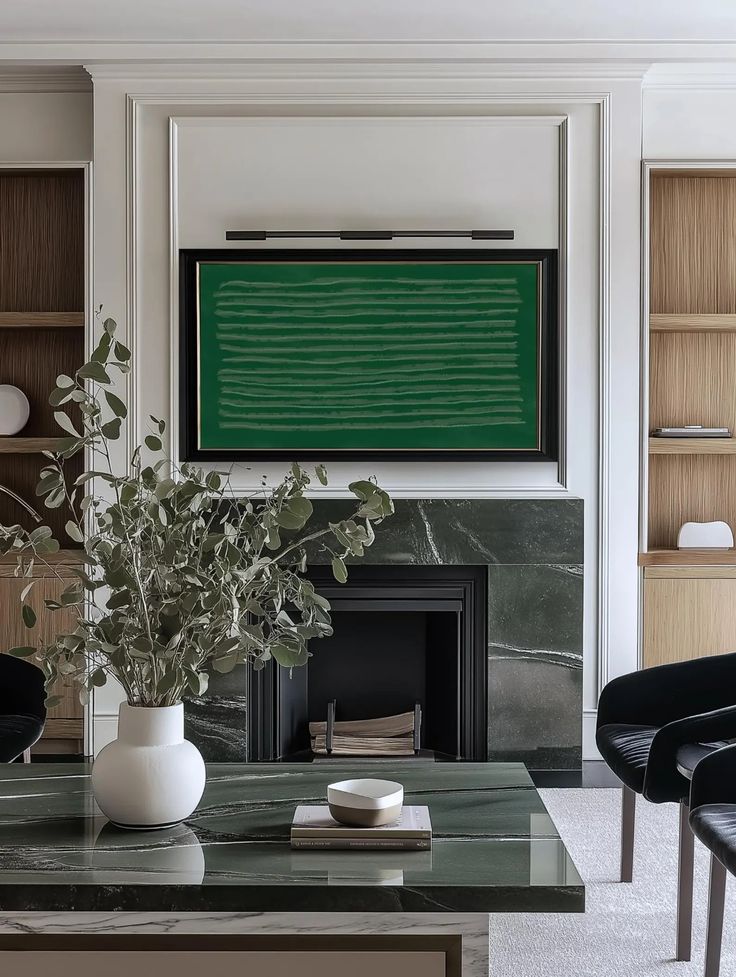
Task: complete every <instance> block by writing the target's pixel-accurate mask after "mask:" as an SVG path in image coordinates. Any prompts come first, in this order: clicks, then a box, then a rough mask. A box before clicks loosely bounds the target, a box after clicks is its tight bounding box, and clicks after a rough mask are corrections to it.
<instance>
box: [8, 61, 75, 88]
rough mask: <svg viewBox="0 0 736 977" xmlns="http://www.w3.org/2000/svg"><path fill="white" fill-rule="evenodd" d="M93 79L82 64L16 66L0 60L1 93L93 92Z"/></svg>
mask: <svg viewBox="0 0 736 977" xmlns="http://www.w3.org/2000/svg"><path fill="white" fill-rule="evenodd" d="M91 91H92V79H91V78H90V76H89V75H88V74H87V72H86V71H85V70H84V68H82V67H81V65H69V66H68V67H64V66H63V65H60V66H58V67H44V66H41V65H39V66H38V67H35V68H34V67H32V66H30V67H29V66H27V65H24V66H23V67H14V66H11V65H5V66H3V65H2V62H1V61H0V93H3V94H7V93H11V92H12V93H15V94H22V93H28V94H32V93H39V92H40V93H48V94H52V93H62V92H91Z"/></svg>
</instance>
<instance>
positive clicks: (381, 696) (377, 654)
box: [248, 566, 488, 761]
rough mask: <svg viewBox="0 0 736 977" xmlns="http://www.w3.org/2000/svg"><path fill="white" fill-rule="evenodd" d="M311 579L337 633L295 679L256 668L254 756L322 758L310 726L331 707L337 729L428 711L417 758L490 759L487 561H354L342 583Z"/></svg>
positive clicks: (328, 577) (315, 572)
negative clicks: (317, 755) (471, 564)
mask: <svg viewBox="0 0 736 977" xmlns="http://www.w3.org/2000/svg"><path fill="white" fill-rule="evenodd" d="M310 577H311V579H312V580H313V582H314V584H315V586H316V587H317V589H318V590H319V592H320V593H321V594H323V595H324V596H325V597H327V599H328V600H329V601H330V603H331V605H332V621H333V629H334V634H333V635H332V636H331V637H330V638H323V639H320V640H318V641H314V642H313V644H312V647H311V649H310V650H311V651H312V652H313V657H312V658H311V659H310V661H309V663H308V664H307V666H306V667H305V668H300V669H294V671H293V672H292V673H291V675H289V673H288V672H286V671H284V670H282V669H278V668H276V667H272V666H270V667H266V668H265V669H262V670H261V671H259V672H256V671H251V672H250V675H249V690H248V701H249V702H250V704H251V708H250V710H249V724H248V759H249V760H276V759H284V760H305V761H309V760H312V759H314V758H315V754H314V753H313V751H312V745H313V742H314V741H312V740H311V739H310V731H309V725H310V723H312V724H315V723H322V724H326V723H327V720H328V717H330V718H331V716H330V714H331V710H333V709H334V718H335V720H336V721H337V724H338V725H339V724H340V723H346V722H348V723H352V722H354V721H356V720H358V721H359V720H373V719H377V718H379V717H387V716H394V715H397V714H404V713H408V714H411V715H412V716H416V717H417V718H419V717H421V721H420V722H419V721H418V722H417V723H416V726H417V729H416V730H415V736H416V744H415V745H416V747H417V751H416V753H415V752H414V751H413V750H410V751H409V752H410V753H411V755H412V756H415V755H416V756H420V757H426V758H434V759H438V760H485V759H487V751H488V747H487V740H488V734H487V729H488V719H487V701H486V700H487V691H486V690H487V686H488V682H487V635H486V621H487V612H486V606H487V568H486V567H461V566H449V567H445V566H440V567H428V566H418V567H417V566H403V567H399V566H355V567H351V568H350V576H349V579H348V582H347V583H346V584H338V583H336V582H335V580H334V578H333V577H332V574H331V572H330V570H329V568H328V567H323V566H316V567H313V568H312V569H311V570H310ZM331 728H332V727H331V725H330V729H331ZM342 741H343V742H344V741H345V738H342ZM321 752H322V753H326V754H327V758H329V756H336V755H338V754H337V752H334V753H332V752H330V751H329V744H328V749H327V750H326V751H325V750H322V751H321ZM379 752H380V751H379Z"/></svg>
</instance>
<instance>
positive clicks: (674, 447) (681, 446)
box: [649, 438, 736, 455]
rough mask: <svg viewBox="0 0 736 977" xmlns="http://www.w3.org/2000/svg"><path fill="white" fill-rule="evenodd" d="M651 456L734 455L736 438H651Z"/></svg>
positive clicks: (735, 452)
mask: <svg viewBox="0 0 736 977" xmlns="http://www.w3.org/2000/svg"><path fill="white" fill-rule="evenodd" d="M649 454H650V455H733V454H736V438H650V439H649Z"/></svg>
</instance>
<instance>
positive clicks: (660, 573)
mask: <svg viewBox="0 0 736 977" xmlns="http://www.w3.org/2000/svg"><path fill="white" fill-rule="evenodd" d="M644 577H645V579H646V580H736V563H734V564H733V565H729V566H708V567H705V566H703V567H693V566H687V567H644Z"/></svg>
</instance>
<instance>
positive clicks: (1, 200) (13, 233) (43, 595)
mask: <svg viewBox="0 0 736 977" xmlns="http://www.w3.org/2000/svg"><path fill="white" fill-rule="evenodd" d="M86 226H87V219H86V213H85V174H84V171H83V169H82V168H81V167H80V168H72V167H63V168H60V169H54V168H53V167H49V168H40V169H26V170H24V169H21V168H19V169H13V170H8V169H6V170H4V171H0V227H1V228H2V245H1V246H0V383H3V384H12V385H13V386H16V387H18V388H19V389H20V390H22V391H23V392H24V394H25V395H26V397H27V398H28V402H29V405H30V416H29V418H28V423H27V424H26V426H25V427H24V428H23V430H22V431H20V432H19V436H18V437H15V436H14V437H4V436H0V485H3V486H5V487H7V488H8V489H10V491H11V492H13V493H14V494H15V495H16V496H17V497H18V498H20V499H21V500H25V502H26V503H28V504H30V506H31V507H32V508H34V509H36V510H37V511H38V513H39V515H40V516H41V517H42V519H43V523H44V524H45V525H47V526H48V527H49V528H50V529H51V532H52V533H53V535H54V537H55V538H56V539H57V540H59V542H60V544H61V546H62V547H64V549H62V550H60V551H59V552H58V553H53V554H48V555H46V556H45V557H44V559H43V560H41V559H36V560H34V561H33V567H32V570H31V573H32V576H33V578H34V584H35V586H34V589H33V591H32V595H31V598H30V599H31V600H32V602H33V605H34V608H35V611H36V614H37V616H38V620H37V624H36V628H35V631H34V634H33V635H31V636H30V637H31V640H32V641H33V640H34V639H35V640H36V641H39V642H43V643H47V642H50V641H52V640H53V638H54V637H55V635H57V634H59V633H65V632H67V631H68V630H71V629H73V628H74V626H75V623H76V615H75V613H74V610H73V609H72V608H66V607H64V608H62V609H60V610H58V611H55V612H52V611H50V610H49V609H48V608H47V607H46V605H45V601H48V600H54V601H59V598H60V595H61V593H62V592H63V591H64V589H65V587H66V586H67V585H68V584H69V580H70V578H72V577H74V575H75V570H77V569H78V567H79V566H81V565H82V564H83V563H84V560H85V553H84V550H83V549H74V546H75V542H74V541H73V540H72V539H71V537H69V536H68V535H67V534H66V530H65V527H66V523H67V521H68V519H69V518H70V514H69V510H68V507H67V506H66V505H61V506H59V507H58V508H54V509H47V508H46V507H45V506H44V505H43V500H42V499H39V498H38V496H37V495H36V486H37V484H38V480H39V476H40V473H41V470H42V469H43V468H44V466H45V465H46V464H47V461H46V459H45V458H44V456H43V454H41V452H43V451H55V450H58V449H59V447H60V442H61V440H62V439H61V438H59V437H50V436H49V432H54V434H59V433H61V432H60V431H59V429H58V428H57V426H56V424H55V422H54V412H55V408H54V406H53V405H51V404H50V403H49V394H50V393H51V391H52V390H53V389H54V386H55V380H56V377H57V376H59V374H66V375H68V376H73V375H74V371H75V370H77V369H78V368H79V367H80V365H81V364H82V363H83V362H84V349H85V315H84V312H83V311H82V310H83V309H84V308H85V303H86V298H87V289H86V282H85V277H86V276H85V263H86V258H85V240H86ZM82 463H83V456H82V453H81V452H79V453H78V454H77V455H76V456H75V457H74V458H71V459H69V461H68V462H67V463H66V466H65V469H66V475H67V477H68V480H69V481H70V482H73V481H74V480H75V479H76V478H77V477H78V475H79V474H80V473H81V471H82ZM16 523H17V524H20V525H22V526H23V527H24V528H25V529H28V530H32V529H33V528H35V526H36V525H37V523H36V522H35V520H34V519H33V517H32V516H31V514H30V513H29V512H28V511H27V510H26V509H25V508H24V506H23V505H22V504H21V503H20V502H18V501H17V500H16V499H15V498H13V497H12V496H11V495H7V494H5V493H0V524H3V525H6V526H8V525H15V524H16ZM16 561H17V557H16V556H14V555H12V556H11V555H7V554H6V555H5V556H4V557H1V558H0V651H5V650H6V649H7V648H12V647H13V646H15V645H25V644H28V643H29V633H28V631H27V630H26V627H25V625H24V624H23V621H22V620H21V618H20V615H19V614H18V610H19V607H20V595H21V593H22V592H23V589H24V587H26V586H27V583H28V581H27V580H26V579H25V578H23V577H18V576H16V575H15V569H16V567H15V563H16ZM50 564H53V565H50ZM53 691H54V694H55V695H58V696H59V697H60V701H59V702H58V703H57V704H56V705H55V706H52V707H51V708H50V709H49V713H48V717H47V721H46V727H45V730H44V735H43V736H42V738H41V739H40V740H39V742H38V743H37V744H36V746H35V747H34V748H33V752H34V753H35V754H36V755H39V754H46V753H57V754H67V755H70V754H80V753H82V752H83V749H84V711H83V708H82V706H81V704H80V702H79V695H78V688H76V687H74V686H72V685H71V684H70V683H67V682H65V681H59V682H58V683H56V685H55V686H54V690H53Z"/></svg>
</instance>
